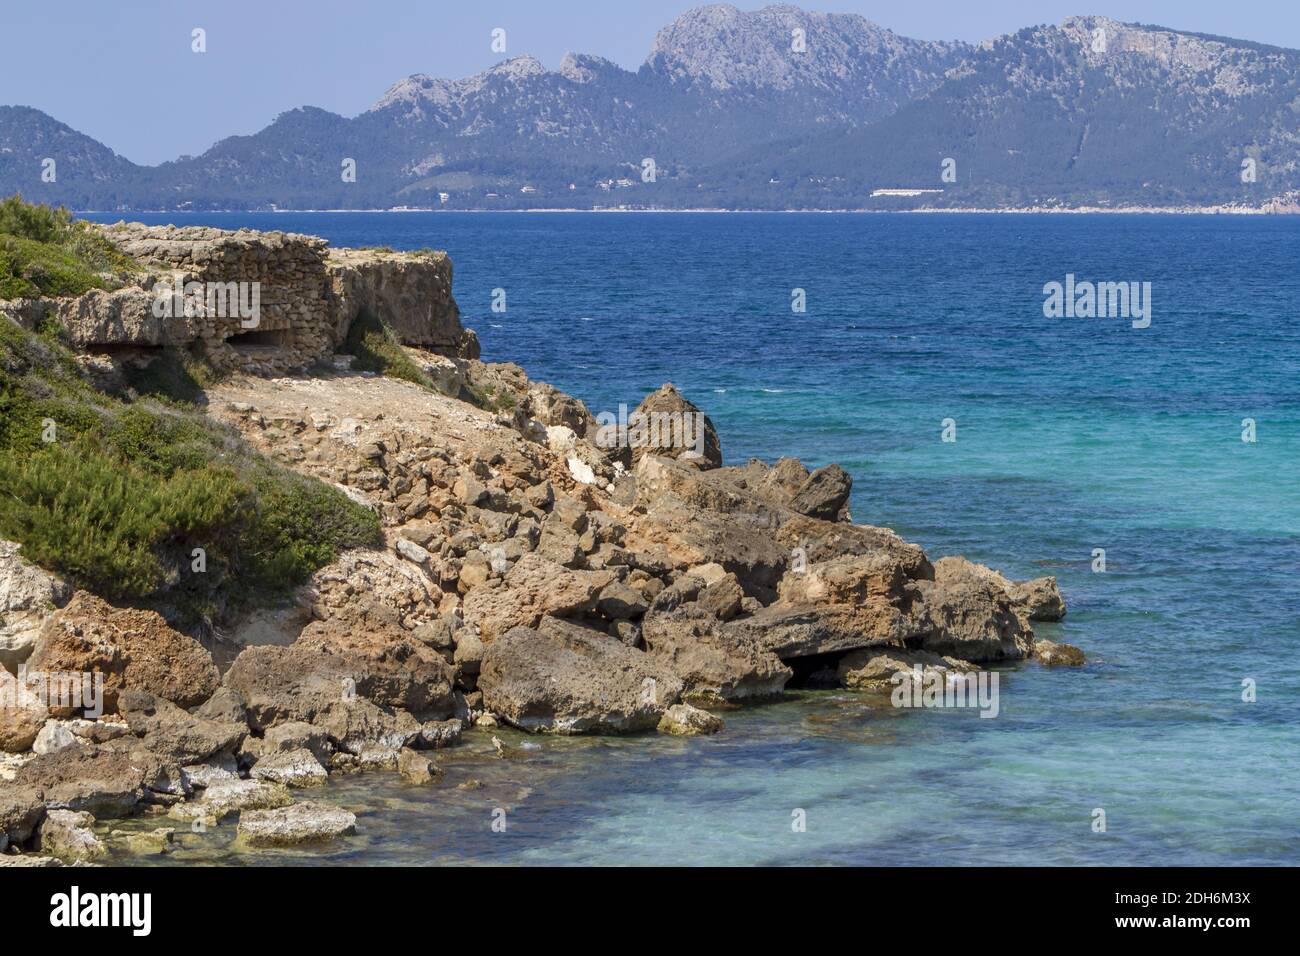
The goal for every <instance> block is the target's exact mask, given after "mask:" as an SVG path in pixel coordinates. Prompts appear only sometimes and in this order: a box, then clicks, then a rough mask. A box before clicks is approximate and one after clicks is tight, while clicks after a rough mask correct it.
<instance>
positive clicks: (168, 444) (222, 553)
mask: <svg viewBox="0 0 1300 956" xmlns="http://www.w3.org/2000/svg"><path fill="white" fill-rule="evenodd" d="M49 422H53V423H54V424H55V428H54V438H55V440H54V441H52V442H51V441H46V440H45V438H46V437H47V435H48V434H49V432H48V429H47V428H46V426H47V425H48V423H49ZM0 489H3V493H0V536H3V537H6V538H10V539H13V540H16V541H18V542H19V543H21V544H22V546H23V553H24V555H25V556H26V557H27V558H28V559H30V560H32V561H35V562H36V563H37V564H39V565H41V566H43V567H47V568H50V569H52V570H55V571H58V572H60V573H62V574H64V575H66V576H67V577H69V578H70V579H71V580H72V581H73V582H74V583H76V584H77V585H78V586H81V587H87V588H90V589H91V590H93V591H95V592H97V593H99V594H102V595H105V596H107V597H112V598H127V599H137V600H143V601H153V602H162V601H169V602H171V603H173V604H175V605H180V606H183V607H186V608H205V607H211V606H213V604H214V598H215V597H216V596H217V595H218V594H219V593H220V594H224V595H226V597H227V598H231V599H234V600H235V601H236V602H239V601H241V600H243V601H247V600H251V599H253V598H254V597H256V596H258V595H263V594H269V593H274V592H277V591H281V590H283V589H286V588H289V587H293V586H295V585H297V584H299V583H301V582H302V581H303V580H305V578H306V577H307V576H308V575H310V574H311V573H312V572H313V571H315V570H316V569H317V568H319V567H321V566H322V565H324V564H327V563H329V562H330V561H332V560H333V559H334V558H335V557H336V556H337V555H338V553H339V552H341V551H343V550H346V549H347V548H353V547H362V546H377V545H379V544H381V543H382V533H381V531H380V526H379V521H378V518H377V517H376V516H375V515H374V514H373V513H371V512H370V511H369V510H367V509H366V508H363V507H361V506H360V505H357V504H356V503H355V502H353V501H352V500H351V499H349V498H348V497H347V496H346V495H344V494H343V493H342V492H340V491H338V490H337V489H335V488H332V487H330V486H329V485H326V484H324V483H323V482H320V481H318V480H316V479H314V478H310V477H306V476H303V475H299V474H296V473H294V472H292V471H290V470H289V469H287V468H284V467H282V466H280V465H277V464H275V463H273V462H271V461H269V460H267V459H265V458H263V457H262V456H260V455H258V454H257V453H256V452H255V451H254V450H253V449H252V448H251V447H249V446H248V445H247V444H246V443H245V442H244V441H243V440H242V439H241V438H240V437H239V436H238V434H237V433H235V432H234V431H233V430H231V429H228V428H226V427H224V426H222V425H219V424H217V423H215V422H213V421H211V420H209V419H207V418H206V417H204V416H203V415H202V414H201V413H200V412H199V411H197V410H195V409H191V408H185V407H182V406H178V405H174V404H168V403H165V402H160V401H156V400H153V399H141V400H139V401H136V402H134V403H125V402H121V401H118V400H116V399H113V398H110V397H109V396H106V395H103V394H102V393H99V392H97V391H95V390H94V389H93V388H91V387H90V386H89V385H88V383H86V382H85V381H84V380H83V379H82V378H81V377H80V376H79V375H78V374H77V372H76V365H75V362H73V360H72V357H71V355H70V354H69V353H68V352H67V350H66V349H64V348H63V347H62V346H61V345H59V344H58V343H57V342H53V341H49V340H47V339H45V338H43V337H41V336H40V335H37V334H35V333H32V332H28V331H24V330H22V329H19V328H18V327H17V326H16V325H14V324H13V323H12V322H10V321H9V320H7V319H4V318H0ZM195 547H201V548H203V549H204V552H205V554H206V560H207V569H206V571H205V572H204V573H203V574H198V573H194V572H193V571H192V570H191V568H190V559H191V554H192V551H193V549H194V548H195Z"/></svg>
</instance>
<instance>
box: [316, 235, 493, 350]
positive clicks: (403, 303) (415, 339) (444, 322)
mask: <svg viewBox="0 0 1300 956" xmlns="http://www.w3.org/2000/svg"><path fill="white" fill-rule="evenodd" d="M325 268H326V271H327V275H328V279H329V291H330V293H331V296H332V298H333V310H332V315H333V321H334V329H333V336H334V341H335V343H336V344H337V343H339V342H342V341H343V340H344V339H345V338H346V337H347V334H348V329H350V328H351V327H352V323H353V322H354V321H355V320H356V318H357V316H359V315H363V314H365V315H369V316H373V317H374V318H376V319H379V320H380V321H382V322H384V323H385V324H386V325H387V326H388V327H389V328H391V329H392V330H393V332H394V333H396V335H397V337H398V338H399V339H400V340H401V341H402V342H403V343H404V344H406V345H415V346H419V347H421V348H424V349H428V350H430V351H433V352H438V353H441V354H443V355H456V356H460V357H462V358H470V359H476V358H478V357H479V349H478V339H477V338H475V337H474V333H473V332H471V331H469V330H467V329H465V328H463V327H462V326H461V324H460V309H459V308H458V307H457V305H456V300H455V299H454V298H452V294H451V258H450V257H449V256H448V255H447V253H445V252H435V251H432V250H426V251H422V252H418V253H408V252H392V251H390V250H381V249H331V250H329V253H328V255H327V256H326V259H325Z"/></svg>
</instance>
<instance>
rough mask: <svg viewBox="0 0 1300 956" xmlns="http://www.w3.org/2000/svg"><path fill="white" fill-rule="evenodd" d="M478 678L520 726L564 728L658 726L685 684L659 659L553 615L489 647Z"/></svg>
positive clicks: (492, 701)
mask: <svg viewBox="0 0 1300 956" xmlns="http://www.w3.org/2000/svg"><path fill="white" fill-rule="evenodd" d="M478 683H479V687H480V688H481V689H482V691H483V702H484V705H485V706H486V707H487V708H488V710H490V711H491V712H492V713H494V714H497V715H498V716H500V717H502V718H504V719H505V720H506V721H507V722H509V723H510V724H512V725H513V726H515V727H518V728H520V729H521V730H528V731H533V732H546V733H558V734H577V733H621V732H626V731H634V730H653V729H654V728H655V727H656V726H657V725H658V723H659V720H660V719H661V718H662V717H663V715H664V712H665V711H666V710H667V709H668V708H669V707H670V706H672V705H673V704H674V703H676V702H677V699H678V697H679V695H680V694H681V690H682V682H681V680H680V679H679V678H678V677H677V676H676V674H674V673H673V672H672V671H671V670H670V669H669V668H667V667H666V666H663V665H662V664H660V663H658V662H656V661H655V660H654V659H652V658H649V657H647V656H646V655H645V654H642V653H641V652H639V651H635V650H633V649H631V648H629V647H627V646H626V645H625V644H623V643H621V642H620V641H618V640H616V639H615V638H613V637H609V636H607V635H605V634H601V633H600V632H598V631H593V630H591V629H589V628H584V627H580V626H578V625H574V624H568V623H565V622H560V621H556V620H555V619H554V618H549V619H547V621H546V623H545V624H544V625H543V628H542V629H541V630H534V629H533V628H527V627H516V628H514V629H513V630H511V631H509V632H507V633H506V634H503V635H501V636H500V637H499V638H498V639H497V640H495V641H493V642H492V643H491V644H490V645H488V648H487V651H486V652H485V654H484V656H483V665H482V670H481V672H480V674H479V681H478Z"/></svg>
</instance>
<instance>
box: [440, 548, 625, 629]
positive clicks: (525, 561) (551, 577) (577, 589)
mask: <svg viewBox="0 0 1300 956" xmlns="http://www.w3.org/2000/svg"><path fill="white" fill-rule="evenodd" d="M612 580H614V575H613V574H612V573H610V572H609V571H571V570H569V569H568V568H564V567H561V566H560V565H558V564H555V563H553V562H551V561H548V560H546V558H544V557H542V556H541V555H540V554H536V553H534V554H526V555H524V556H523V557H522V558H520V559H519V561H518V562H517V563H516V564H515V566H514V567H513V568H511V569H510V571H509V573H508V574H506V576H505V579H504V580H503V581H490V582H488V583H487V584H486V585H484V586H483V587H480V588H475V589H474V590H473V591H471V592H469V594H468V595H467V596H466V598H465V605H464V611H465V625H466V626H467V627H473V628H477V629H478V634H479V637H481V638H482V639H483V642H484V643H485V644H488V645H490V644H491V643H492V641H494V640H495V639H496V638H497V637H498V636H499V635H501V634H504V633H505V632H506V631H508V630H510V629H511V628H514V627H535V626H536V625H537V624H538V622H540V621H541V619H542V617H543V616H544V615H548V614H552V615H571V614H578V613H582V612H588V611H591V610H593V609H594V608H595V606H596V601H597V598H598V596H599V595H600V592H601V590H602V589H603V588H604V587H605V586H606V585H607V584H609V583H610V582H611V581H612Z"/></svg>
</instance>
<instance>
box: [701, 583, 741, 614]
mask: <svg viewBox="0 0 1300 956" xmlns="http://www.w3.org/2000/svg"><path fill="white" fill-rule="evenodd" d="M697 600H698V602H699V605H700V607H701V608H703V609H704V610H705V611H708V612H709V613H710V614H712V615H713V616H714V617H716V618H717V619H718V620H720V621H730V620H731V619H732V618H733V617H735V616H736V615H737V614H739V613H740V606H741V603H742V602H743V601H744V600H745V592H744V589H742V588H741V586H740V581H739V580H738V579H737V578H736V576H735V575H734V574H727V575H725V576H724V577H722V578H721V579H720V580H717V581H714V582H713V583H712V584H710V585H709V586H708V587H706V588H705V589H704V590H703V591H701V592H700V596H699V598H698V599H697Z"/></svg>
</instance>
